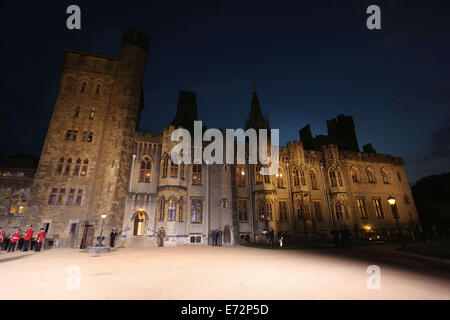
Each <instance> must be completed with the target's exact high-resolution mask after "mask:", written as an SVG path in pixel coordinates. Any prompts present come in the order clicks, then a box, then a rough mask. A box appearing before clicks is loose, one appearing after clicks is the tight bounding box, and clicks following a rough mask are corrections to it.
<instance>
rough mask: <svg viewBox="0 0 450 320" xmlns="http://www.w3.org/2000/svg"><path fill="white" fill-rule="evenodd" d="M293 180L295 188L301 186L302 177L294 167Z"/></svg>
mask: <svg viewBox="0 0 450 320" xmlns="http://www.w3.org/2000/svg"><path fill="white" fill-rule="evenodd" d="M292 180H293V184H294V186H298V185H300V177H299V174H298V169H297V167H294V169H292Z"/></svg>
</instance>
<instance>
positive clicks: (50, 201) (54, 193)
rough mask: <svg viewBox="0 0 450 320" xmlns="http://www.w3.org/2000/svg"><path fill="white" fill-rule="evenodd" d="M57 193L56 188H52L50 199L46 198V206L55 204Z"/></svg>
mask: <svg viewBox="0 0 450 320" xmlns="http://www.w3.org/2000/svg"><path fill="white" fill-rule="evenodd" d="M57 193H58V189H57V188H52V191H51V193H50V197H49V198H48V204H51V205H53V204H56V194H57Z"/></svg>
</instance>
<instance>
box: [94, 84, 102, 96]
mask: <svg viewBox="0 0 450 320" xmlns="http://www.w3.org/2000/svg"><path fill="white" fill-rule="evenodd" d="M101 87H102V86H101V85H99V84H98V85H97V87H96V88H95V94H99V93H100V88H101Z"/></svg>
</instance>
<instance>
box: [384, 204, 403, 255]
mask: <svg viewBox="0 0 450 320" xmlns="http://www.w3.org/2000/svg"><path fill="white" fill-rule="evenodd" d="M396 202H397V201H396V200H395V198H394V197H393V196H389V197H388V203H389V205H390V206H391V209H392V215H393V216H394V219H395V223H396V225H397V232H398V234H399V236H400V242H401V244H402V248H403V249H404V248H406V246H405V241H404V239H403V232H402V231H401V230H400V225H399V224H398V212H397V207H396V206H395V204H396Z"/></svg>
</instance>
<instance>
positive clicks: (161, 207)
mask: <svg viewBox="0 0 450 320" xmlns="http://www.w3.org/2000/svg"><path fill="white" fill-rule="evenodd" d="M165 204H166V201H165V200H164V198H161V199H159V203H158V216H159V220H160V221H163V220H164V209H165Z"/></svg>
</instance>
